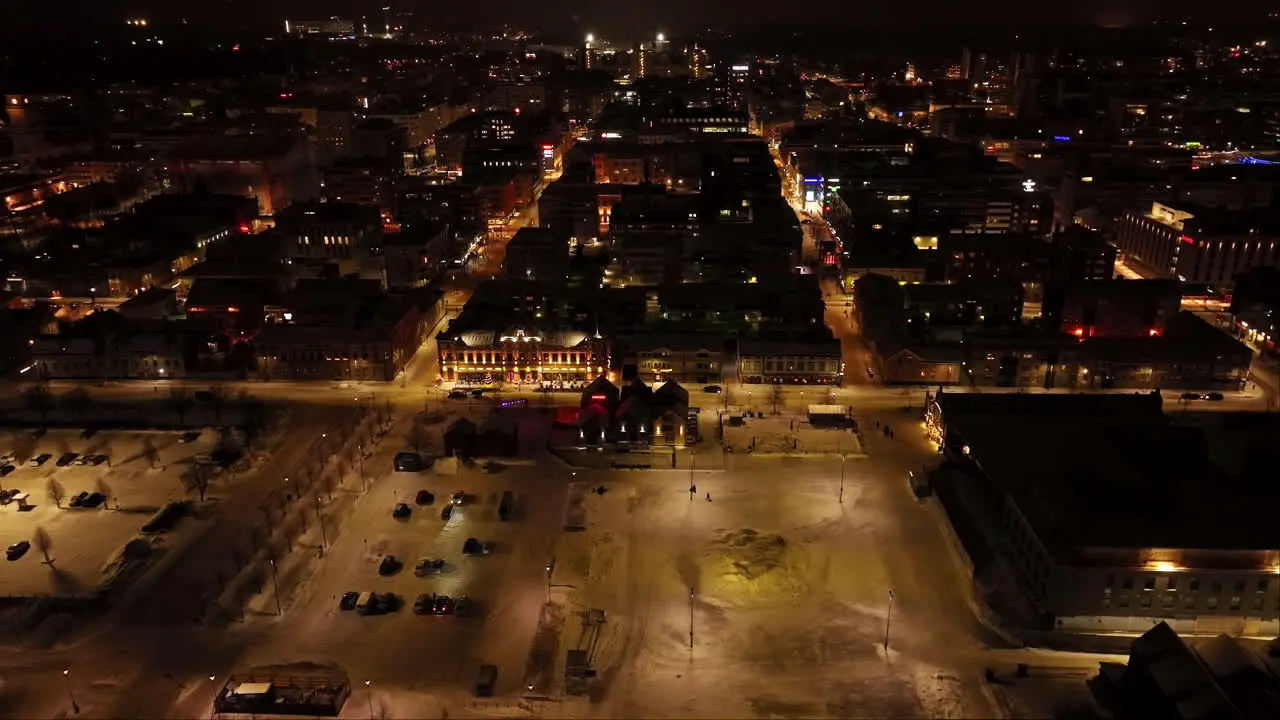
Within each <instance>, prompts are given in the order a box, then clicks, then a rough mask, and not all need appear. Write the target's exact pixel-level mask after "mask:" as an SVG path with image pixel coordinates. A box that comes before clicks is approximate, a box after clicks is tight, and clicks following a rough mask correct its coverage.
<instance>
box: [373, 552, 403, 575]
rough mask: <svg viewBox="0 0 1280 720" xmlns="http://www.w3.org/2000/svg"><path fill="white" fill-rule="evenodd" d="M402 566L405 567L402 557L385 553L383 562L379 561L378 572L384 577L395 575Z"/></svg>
mask: <svg viewBox="0 0 1280 720" xmlns="http://www.w3.org/2000/svg"><path fill="white" fill-rule="evenodd" d="M401 567H404V563H402V562H400V558H398V557H396V556H395V555H383V556H382V562H380V563H378V574H379V575H382V576H383V577H386V576H387V575H395V574H396V573H398V572H400V568H401Z"/></svg>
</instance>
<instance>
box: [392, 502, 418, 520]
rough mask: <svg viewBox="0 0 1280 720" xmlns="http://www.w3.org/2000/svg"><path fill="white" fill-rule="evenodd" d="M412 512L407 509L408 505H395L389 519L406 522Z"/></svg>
mask: <svg viewBox="0 0 1280 720" xmlns="http://www.w3.org/2000/svg"><path fill="white" fill-rule="evenodd" d="M411 513H413V510H411V509H410V508H409V504H408V503H396V506H395V508H394V509H393V510H392V511H391V517H393V518H395V519H397V520H408V519H409V515H410V514H411Z"/></svg>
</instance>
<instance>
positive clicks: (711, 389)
mask: <svg viewBox="0 0 1280 720" xmlns="http://www.w3.org/2000/svg"><path fill="white" fill-rule="evenodd" d="M720 390H721V388H720V386H719V385H708V386H706V387H704V388H702V392H704V393H711V394H712V395H719V394H720Z"/></svg>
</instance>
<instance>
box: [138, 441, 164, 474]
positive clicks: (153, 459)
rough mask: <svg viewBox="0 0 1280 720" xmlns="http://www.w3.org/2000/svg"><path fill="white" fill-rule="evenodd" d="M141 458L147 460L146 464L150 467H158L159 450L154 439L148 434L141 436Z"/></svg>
mask: <svg viewBox="0 0 1280 720" xmlns="http://www.w3.org/2000/svg"><path fill="white" fill-rule="evenodd" d="M142 459H144V460H146V461H147V465H150V466H151V467H152V468H158V467H160V450H159V449H158V448H157V447H156V441H155V440H153V439H152V438H151V436H150V435H144V436H143V437H142Z"/></svg>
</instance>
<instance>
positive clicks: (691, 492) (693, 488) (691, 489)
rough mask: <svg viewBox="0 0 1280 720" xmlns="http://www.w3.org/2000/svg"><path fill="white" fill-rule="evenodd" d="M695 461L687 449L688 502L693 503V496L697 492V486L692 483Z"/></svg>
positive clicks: (691, 452) (690, 450)
mask: <svg viewBox="0 0 1280 720" xmlns="http://www.w3.org/2000/svg"><path fill="white" fill-rule="evenodd" d="M694 463H695V460H694V457H693V449H692V448H690V449H689V502H690V503H693V495H694V493H696V492H698V486H697V485H695V484H694V483H693V466H694Z"/></svg>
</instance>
